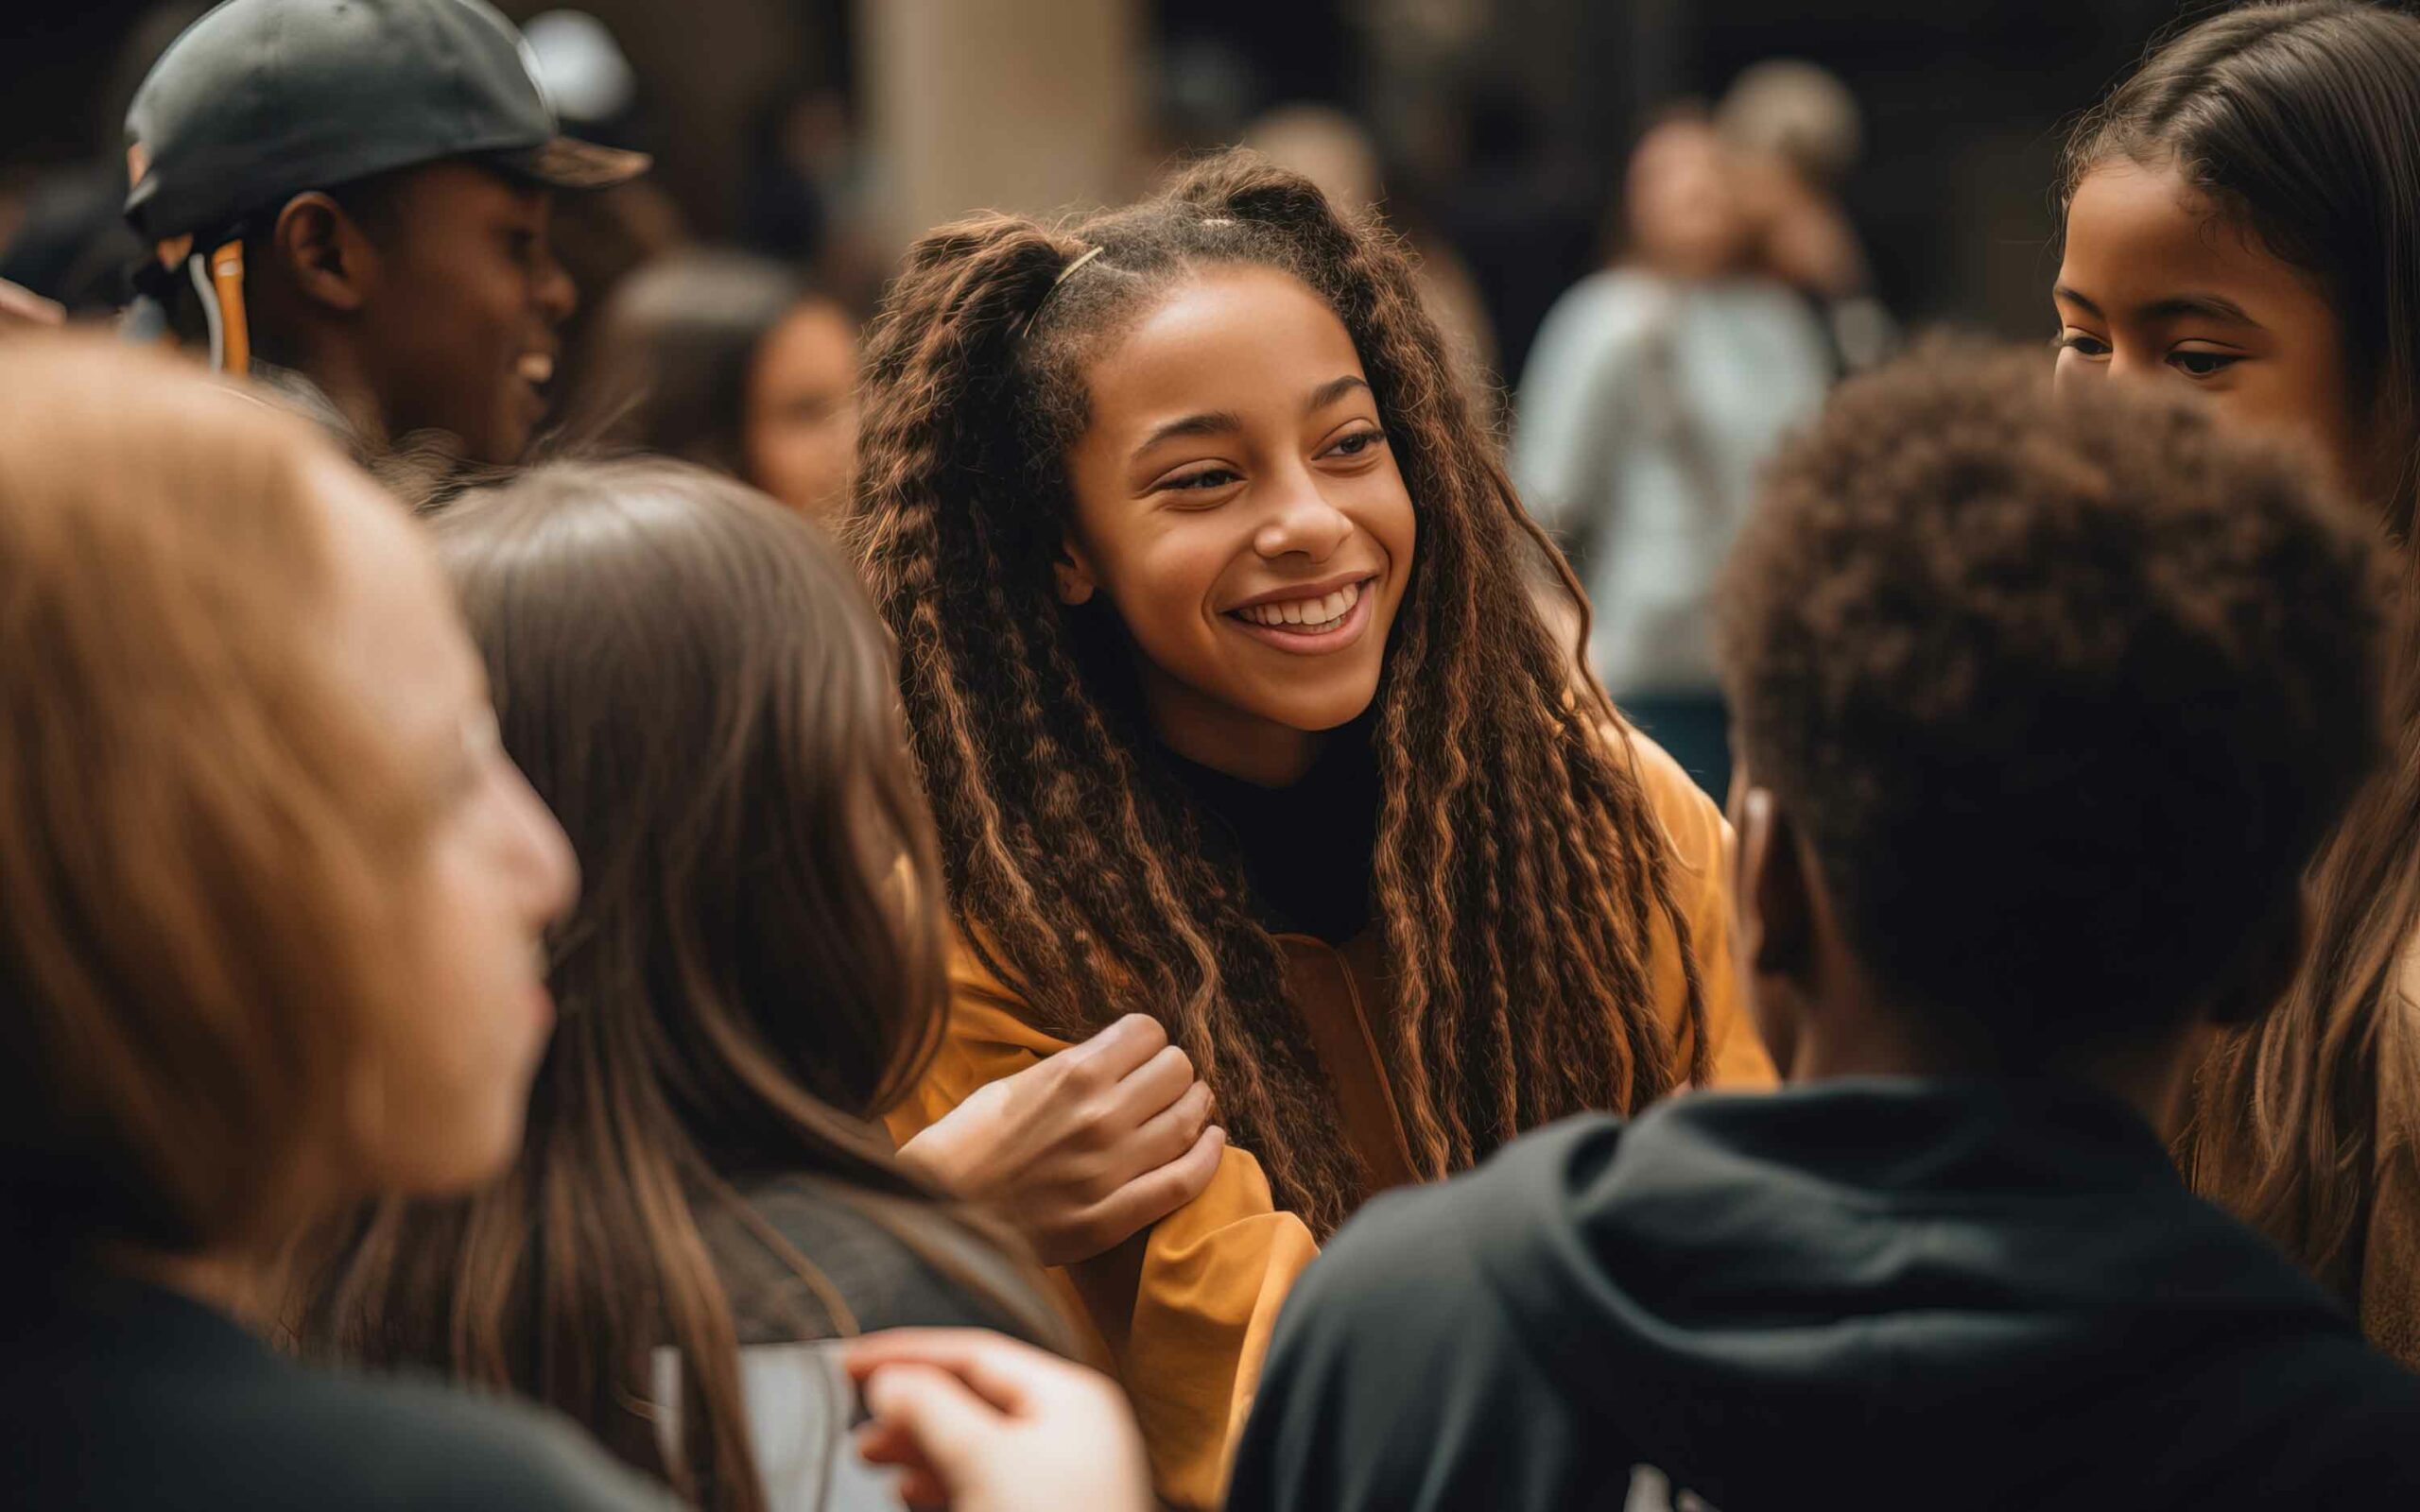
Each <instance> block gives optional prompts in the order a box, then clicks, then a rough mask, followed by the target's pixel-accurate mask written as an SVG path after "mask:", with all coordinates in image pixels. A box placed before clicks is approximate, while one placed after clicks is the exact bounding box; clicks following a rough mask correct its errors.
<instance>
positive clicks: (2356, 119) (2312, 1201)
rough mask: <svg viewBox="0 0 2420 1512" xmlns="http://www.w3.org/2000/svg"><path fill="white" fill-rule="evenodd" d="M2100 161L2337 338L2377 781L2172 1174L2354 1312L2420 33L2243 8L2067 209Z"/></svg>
mask: <svg viewBox="0 0 2420 1512" xmlns="http://www.w3.org/2000/svg"><path fill="white" fill-rule="evenodd" d="M2113 159H2125V160H2130V161H2135V162H2140V163H2172V164H2173V165H2174V166H2175V167H2176V168H2177V170H2178V171H2179V172H2180V173H2181V174H2182V175H2183V176H2184V177H2185V179H2186V180H2187V182H2188V183H2191V184H2192V185H2193V186H2194V187H2195V188H2197V189H2199V190H2201V191H2202V192H2203V193H2204V194H2205V195H2207V196H2208V197H2209V198H2210V199H2211V200H2212V202H2213V203H2214V204H2215V205H2216V206H2217V207H2218V209H2219V211H2220V213H2221V215H2225V216H2227V217H2228V218H2230V219H2232V220H2234V221H2236V222H2237V223H2238V224H2239V225H2240V226H2241V227H2243V228H2244V229H2245V230H2248V231H2249V232H2252V233H2253V234H2254V235H2255V236H2256V238H2257V239H2258V241H2259V242H2260V244H2261V245H2263V246H2264V247H2266V248H2267V249H2269V251H2270V252H2272V253H2273V255H2275V256H2277V257H2278V258H2280V259H2282V260H2284V261H2285V262H2287V263H2290V264H2291V265H2293V266H2296V267H2299V268H2301V269H2303V270H2305V271H2306V272H2308V273H2309V274H2310V275H2311V276H2312V277H2314V278H2315V279H2316V280H2317V281H2318V282H2319V283H2320V285H2321V286H2322V287H2323V288H2324V289H2325V291H2326V294H2327V297H2328V301H2329V303H2330V304H2331V305H2332V306H2333V307H2334V309H2335V312H2336V316H2337V319H2338V323H2339V325H2340V326H2341V328H2342V335H2343V339H2344V345H2345V352H2346V364H2347V369H2348V370H2347V372H2346V379H2347V392H2349V393H2353V394H2360V395H2367V396H2369V400H2368V402H2369V404H2370V406H2371V407H2370V412H2369V414H2367V415H2366V416H2364V417H2362V418H2363V420H2364V422H2365V429H2366V430H2367V432H2368V434H2369V435H2370V437H2371V438H2372V440H2373V443H2374V446H2375V451H2376V455H2375V456H2374V457H2372V458H2371V459H2370V460H2371V461H2372V462H2373V464H2374V468H2373V471H2374V472H2375V479H2374V483H2373V487H2374V489H2375V491H2376V493H2377V497H2375V498H2374V499H2372V500H2371V501H2370V502H2371V503H2372V504H2374V505H2375V506H2376V507H2377V509H2378V511H2379V517H2380V520H2381V523H2382V524H2383V525H2384V527H2385V529H2386V530H2387V531H2388V533H2389V534H2390V535H2392V536H2393V537H2394V539H2395V540H2396V541H2398V542H2399V543H2400V544H2401V546H2402V548H2403V561H2402V569H2403V572H2402V592H2401V593H2400V595H2399V596H2400V602H2399V604H2398V605H2397V610H2396V612H2397V616H2398V622H2399V630H2398V633H2397V635H2396V637H2395V642H2394V647H2393V653H2392V662H2391V665H2390V669H2389V670H2390V680H2389V688H2390V692H2389V698H2390V708H2389V711H2388V713H2389V717H2390V723H2389V726H2388V729H2389V730H2390V731H2391V732H2392V735H2391V738H2392V744H2391V748H2390V751H2389V761H2388V765H2386V766H2385V767H2384V768H2383V769H2381V770H2380V771H2379V772H2378V774H2377V776H2376V777H2375V778H2374V779H2373V780H2372V781H2371V782H2370V783H2369V785H2368V786H2367V787H2366V788H2365V789H2364V790H2363V792H2362V793H2361V794H2360V796H2359V798H2358V799H2356V800H2355V802H2354V805H2353V807H2352V809H2351V811H2350V812H2349V813H2348V814H2347V816H2346V817H2345V820H2344V823H2343V824H2342V826H2341V827H2340V828H2339V829H2338V830H2337V832H2336V834H2335V836H2334V838H2333V839H2332V840H2330V841H2329V843H2328V845H2327V847H2326V849H2325V851H2322V853H2321V856H2320V859H2319V861H2318V863H2317V864H2316V866H2315V867H2314V868H2313V870H2312V874H2311V880H2310V899H2311V905H2312V909H2313V913H2314V916H2315V918H2316V919H2317V920H2318V927H2317V930H2316V933H2315V937H2314V939H2313V942H2312V947H2311V951H2310V954H2309V956H2308V959H2307V961H2306V963H2305V966H2304V969H2303V971H2302V972H2301V974H2300V976H2299V977H2298V978H2297V980H2296V981H2295V983H2294V986H2293V988H2292V989H2291V991H2290V993H2289V994H2288V996H2287V998H2286V1001H2285V1002H2284V1003H2283V1004H2281V1005H2279V1006H2278V1007H2277V1009H2276V1010H2275V1011H2273V1012H2272V1013H2271V1014H2270V1015H2269V1016H2268V1017H2267V1018H2265V1019H2263V1020H2262V1021H2261V1022H2259V1023H2258V1024H2257V1025H2256V1026H2255V1027H2253V1028H2252V1029H2251V1030H2249V1031H2247V1032H2245V1033H2243V1034H2239V1035H2232V1036H2229V1037H2228V1038H2227V1039H2226V1040H2223V1041H2221V1043H2220V1045H2219V1046H2218V1048H2217V1049H2216V1051H2215V1052H2214V1054H2213V1055H2212V1056H2211V1057H2210V1059H2209V1061H2208V1062H2207V1064H2206V1065H2205V1066H2204V1068H2203V1072H2202V1074H2201V1077H2200V1079H2199V1082H2198V1085H2197V1087H2196V1091H2195V1098H2194V1107H2193V1112H2192V1118H2191V1122H2190V1125H2189V1126H2188V1127H2187V1130H2186V1132H2185V1135H2184V1137H2183V1140H2182V1142H2181V1145H2180V1155H2181V1157H2182V1159H2183V1160H2184V1163H2185V1165H2186V1167H2187V1171H2188V1173H2189V1174H2190V1176H2191V1177H2192V1180H2193V1185H2194V1188H2195V1190H2197V1191H2199V1192H2201V1193H2203V1194H2204V1195H2206V1196H2209V1197H2212V1198H2214V1199H2216V1200H2217V1201H2219V1202H2221V1204H2223V1205H2224V1206H2226V1207H2227V1208H2228V1209H2230V1210H2231V1211H2234V1212H2236V1213H2237V1214H2238V1216H2240V1217H2242V1218H2244V1219H2245V1220H2246V1221H2248V1222H2250V1223H2251V1224H2253V1225H2254V1226H2255V1227H2256V1228H2258V1229H2261V1230H2262V1231H2263V1232H2265V1233H2267V1234H2268V1235H2269V1236H2270V1237H2271V1238H2272V1239H2273V1240H2274V1241H2276V1242H2277V1244H2278V1245H2279V1246H2282V1247H2283V1248H2284V1249H2285V1250H2286V1251H2287V1252H2288V1253H2289V1254H2291V1255H2292V1256H2294V1257H2295V1259H2297V1260H2298V1261H2300V1262H2301V1263H2303V1264H2304V1266H2306V1267H2307V1268H2308V1270H2309V1271H2310V1272H2311V1273H2312V1274H2313V1275H2314V1276H2316V1277H2318V1278H2319V1279H2320V1280H2322V1281H2323V1282H2325V1284H2327V1285H2328V1286H2329V1287H2331V1288H2332V1289H2334V1290H2336V1291H2337V1292H2339V1293H2340V1294H2342V1296H2344V1297H2347V1298H2348V1299H2350V1298H2356V1297H2359V1293H2360V1289H2361V1268H2362V1258H2363V1249H2364V1244H2365V1239H2366V1231H2367V1229H2368V1224H2369V1214H2370V1206H2371V1197H2372V1194H2373V1193H2374V1192H2375V1190H2376V1188H2377V1170H2378V1165H2379V1162H2380V1161H2381V1160H2389V1159H2394V1160H2413V1159H2415V1156H2414V1155H2413V1153H2412V1152H2413V1151H2414V1150H2420V1128H2414V1127H2410V1126H2405V1127H2383V1126H2381V1119H2382V1117H2383V1116H2384V1111H2383V1110H2384V1108H2391V1107H2393V1106H2395V1102H2394V1100H2392V1099H2382V1098H2381V1096H2380V1091H2379V1089H2380V1087H2381V1086H2382V1085H2385V1084H2394V1085H2397V1086H2400V1087H2402V1088H2403V1089H2405V1090H2406V1091H2407V1092H2411V1093H2412V1095H2408V1096H2406V1097H2404V1098H2402V1099H2401V1100H2400V1102H2401V1105H2402V1106H2405V1107H2420V1032H2415V1026H2414V1022H2413V1009H2412V1005H2411V1004H2410V1003H2409V1002H2407V1001H2406V999H2405V997H2404V994H2403V990H2402V988H2401V985H2400V983H2399V982H2398V980H2397V971H2396V968H2397V966H2398V964H2399V963H2400V962H2401V960H2402V959H2403V958H2404V956H2405V954H2406V953H2407V952H2408V951H2409V950H2410V949H2411V946H2412V944H2413V941H2414V938H2415V936H2420V551H2415V550H2414V542H2413V541H2412V527H2413V514H2414V501H2415V498H2420V17H2414V16H2411V15H2409V14H2404V13H2400V12H2397V11H2394V10H2391V9H2386V8H2383V7H2379V6H2374V5H2366V4H2361V3H2359V0H2291V3H2288V4H2274V5H2271V4H2262V5H2247V6H2242V7H2239V8H2238V9H2232V10H2229V11H2226V12H2223V13H2221V14H2220V15H2217V16H2213V17H2211V18H2209V19H2207V20H2205V21H2204V22H2202V23H2201V24H2200V25H2198V26H2192V27H2190V28H2188V29H2187V30H2185V31H2183V32H2181V33H2179V34H2178V35H2176V36H2175V37H2173V38H2171V39H2169V41H2167V42H2166V43H2162V44H2161V45H2160V46H2159V47H2158V48H2157V49H2156V50H2155V51H2154V52H2153V53H2152V57H2151V58H2150V59H2149V60H2147V61H2146V62H2145V63H2144V64H2143V66H2142V67H2141V69H2140V70H2138V71H2137V72H2136V73H2135V75H2134V76H2133V77H2130V78H2128V79H2127V80H2126V81H2125V82H2124V83H2123V84H2121V85H2119V86H2118V89H2117V91H2116V92H2115V93H2113V94H2111V95H2110V97H2109V98H2108V99H2107V100H2105V101H2103V102H2102V103H2101V104H2100V105H2099V106H2098V107H2096V108H2095V109H2094V110H2093V111H2092V112H2090V113H2088V114H2087V115H2086V116H2085V117H2084V118H2083V121H2082V122H2081V123H2079V125H2078V127H2077V129H2076V130H2075V132H2074V134H2073V136H2072V139H2071V140H2070V142H2069V143H2068V146H2067V150H2066V165H2065V169H2064V172H2063V175H2062V181H2061V185H2060V191H2059V200H2060V204H2061V207H2062V210H2063V212H2064V207H2065V205H2066V203H2067V201H2068V200H2070V199H2071V198H2073V196H2074V192H2075V188H2076V185H2077V184H2078V182H2080V181H2081V180H2082V179H2083V176H2084V175H2085V174H2086V173H2088V172H2090V171H2091V170H2092V169H2093V168H2094V167H2095V166H2097V165H2099V164H2100V163H2105V162H2109V161H2111V160H2113Z"/></svg>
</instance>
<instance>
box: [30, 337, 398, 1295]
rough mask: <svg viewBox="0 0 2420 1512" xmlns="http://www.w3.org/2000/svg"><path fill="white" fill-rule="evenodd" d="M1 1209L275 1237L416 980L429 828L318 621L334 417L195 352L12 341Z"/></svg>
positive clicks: (180, 1236)
mask: <svg viewBox="0 0 2420 1512" xmlns="http://www.w3.org/2000/svg"><path fill="white" fill-rule="evenodd" d="M0 392H5V393H7V394H8V395H9V403H8V404H6V405H5V406H0V644H6V645H7V646H8V647H9V653H8V655H6V656H0V729H5V730H7V732H8V733H7V736H6V738H5V739H0V1005H5V1009H6V1011H5V1012H0V1206H5V1207H6V1208H8V1209H9V1211H11V1212H12V1213H13V1214H18V1215H20V1216H19V1218H18V1221H19V1222H20V1223H21V1224H22V1225H24V1226H26V1229H29V1230H31V1232H32V1233H33V1234H34V1235H36V1236H39V1237H41V1238H42V1239H43V1240H44V1241H46V1242H49V1243H56V1244H61V1245H63V1246H69V1247H72V1248H81V1247H83V1246H89V1245H92V1244H95V1243H117V1244H126V1245H133V1246H141V1247H144V1248H148V1249H155V1250H164V1251H190V1250H196V1249H200V1248H203V1247H207V1246H219V1245H225V1244H230V1243H237V1244H251V1243H262V1242H274V1241H275V1240H276V1239H278V1238H281V1237H283V1235H282V1234H281V1233H279V1232H278V1228H279V1226H281V1225H285V1224H290V1223H292V1222H293V1221H295V1218H296V1217H297V1215H296V1214H295V1213H293V1212H292V1211H291V1203H292V1200H293V1190H292V1178H293V1176H294V1172H295V1170H296V1168H297V1157H298V1156H299V1155H301V1154H302V1151H303V1150H304V1148H305V1147H306V1143H308V1144H313V1145H317V1146H318V1147H321V1148H324V1147H326V1142H327V1141H328V1139H329V1137H330V1136H331V1134H332V1133H333V1132H334V1131H336V1130H337V1129H338V1128H339V1127H340V1126H341V1124H340V1113H341V1105H342V1104H343V1102H344V1100H345V1098H346V1089H347V1088H348V1087H349V1086H351V1085H353V1083H354V1079H355V1078H354V1067H355V1066H356V1065H357V1062H356V1061H355V1060H354V1046H355V1043H356V1041H357V1039H358V1028H359V1026H360V1025H361V1024H363V1023H364V1022H366V1021H367V1019H368V1016H369V1014H370V1013H371V1012H372V1005H373V1004H375V1003H377V1002H378V1000H379V998H380V995H381V994H382V993H383V992H385V991H388V990H391V988H388V987H386V986H384V985H383V984H387V983H390V982H391V981H392V980H393V979H394V977H395V973H394V972H393V971H391V969H390V967H389V960H388V958H387V957H386V955H385V954H384V953H385V952H386V951H387V950H388V949H390V948H391V947H390V946H389V945H388V944H387V943H386V942H387V941H389V940H391V939H392V938H393V936H394V934H395V932H396V926H397V923H398V920H397V919H396V918H395V916H394V908H395V906H396V905H395V904H394V903H392V902H390V901H389V900H390V899H391V898H392V897H393V896H394V895H395V894H396V893H397V892H398V891H399V890H400V889H397V888H395V887H394V886H393V885H392V883H393V881H394V879H395V877H396V876H397V874H398V872H399V869H400V867H401V865H402V862H403V859H404V857H405V856H406V854H407V853H408V851H407V848H408V847H409V846H410V844H411V842H412V840H413V838H414V836H415V835H416V834H417V833H418V832H419V826H420V824H421V823H422V822H423V815H422V814H421V813H420V811H419V809H418V807H417V805H415V804H414V803H412V802H411V801H410V800H409V799H407V798H406V797H404V796H403V795H405V794H406V793H407V792H408V789H407V788H406V786H405V784H402V783H399V782H395V781H394V780H393V775H392V767H391V765H390V761H389V757H388V755H387V753H386V752H385V751H383V750H382V749H381V747H380V746H379V743H378V742H377V741H376V740H375V739H374V732H373V731H372V730H371V729H370V728H369V727H368V724H367V721H366V720H364V719H363V718H361V717H359V716H358V715H357V714H356V713H354V711H352V710H351V709H349V708H348V706H347V704H346V702H345V700H343V699H342V698H341V697H339V696H337V695H336V694H335V690H334V688H333V686H332V685H331V683H330V681H329V679H328V676H327V673H326V671H325V669H324V668H323V666H322V664H321V662H320V660H319V656H318V654H317V652H316V650H315V648H314V646H313V644H312V641H311V637H310V636H309V635H308V634H307V633H304V631H303V630H302V628H301V627H304V626H307V625H308V624H309V616H310V615H311V613H312V612H313V611H314V610H317V609H319V608H320V606H321V604H322V602H323V600H324V599H325V597H326V595H327V591H328V562H327V557H326V549H325V547H326V528H327V527H326V522H325V520H324V518H323V514H322V510H321V509H320V507H319V506H318V504H317V502H316V500H315V498H314V495H313V491H312V479H313V476H314V475H315V473H317V472H318V470H319V469H320V467H322V466H325V467H330V468H333V467H336V466H338V465H340V464H339V463H338V462H337V459H336V457H335V456H334V454H333V453H332V452H328V451H327V450H326V449H325V448H324V447H323V446H322V444H321V443H320V442H319V441H318V440H317V439H316V438H314V437H313V436H312V435H311V433H310V432H309V431H308V430H307V429H306V428H305V427H304V426H302V424H301V422H299V421H295V420H293V419H292V418H290V417H288V416H285V415H284V414H282V413H279V412H277V411H274V410H271V409H269V408H267V407H265V406H263V405H260V404H251V403H248V402H246V401H244V400H242V399H239V398H237V397H235V396H233V394H231V393H229V392H227V391H225V390H223V389H220V388H217V387H216V386H215V385H213V384H212V383H211V382H209V381H208V380H206V379H204V378H202V377H200V376H199V375H196V374H194V373H192V372H190V371H189V370H188V369H181V368H179V367H178V366H176V365H175V364H174V363H173V362H171V361H170V360H169V359H167V358H165V357H164V356H160V355H156V354H149V353H141V352H132V351H130V350H128V349H126V348H122V347H118V346H114V345H110V344H104V343H99V342H95V341H94V340H92V339H90V338H82V337H76V336H41V337H25V338H15V339H11V340H10V341H9V342H6V343H0Z"/></svg>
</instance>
